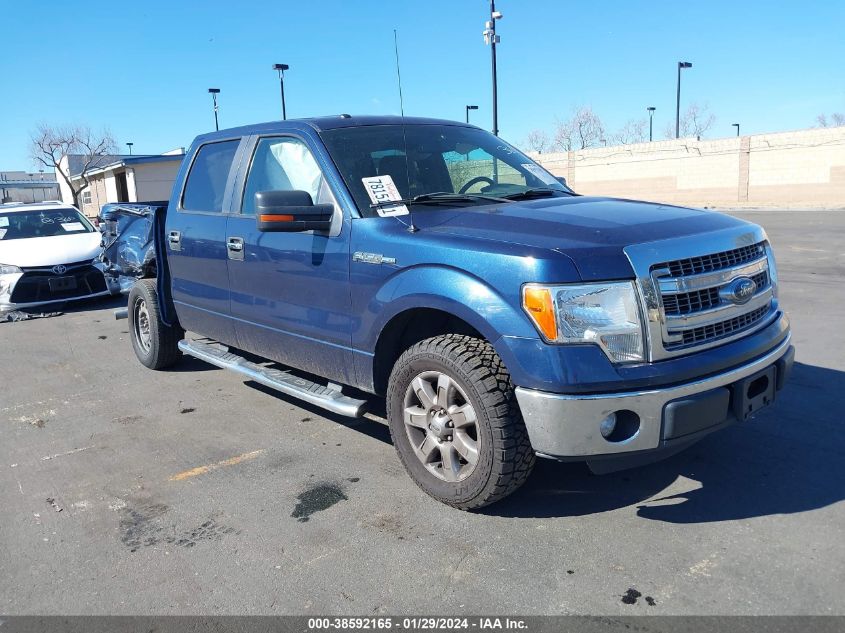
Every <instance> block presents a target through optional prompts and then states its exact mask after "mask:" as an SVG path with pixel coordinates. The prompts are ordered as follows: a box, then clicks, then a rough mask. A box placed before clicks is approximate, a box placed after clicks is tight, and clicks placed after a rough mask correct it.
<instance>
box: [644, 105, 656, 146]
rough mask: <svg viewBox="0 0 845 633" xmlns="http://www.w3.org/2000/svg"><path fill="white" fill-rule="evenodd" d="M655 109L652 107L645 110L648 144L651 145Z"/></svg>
mask: <svg viewBox="0 0 845 633" xmlns="http://www.w3.org/2000/svg"><path fill="white" fill-rule="evenodd" d="M656 109H657V108H655V107H654V106H648V107H647V108H646V110H648V142H649V143H651V142H652V141H653V140H654V111H655V110H656Z"/></svg>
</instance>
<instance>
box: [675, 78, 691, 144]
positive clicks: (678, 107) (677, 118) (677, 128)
mask: <svg viewBox="0 0 845 633" xmlns="http://www.w3.org/2000/svg"><path fill="white" fill-rule="evenodd" d="M682 68H692V64H691V63H690V62H678V101H677V103H676V107H675V138H680V137H681V69H682Z"/></svg>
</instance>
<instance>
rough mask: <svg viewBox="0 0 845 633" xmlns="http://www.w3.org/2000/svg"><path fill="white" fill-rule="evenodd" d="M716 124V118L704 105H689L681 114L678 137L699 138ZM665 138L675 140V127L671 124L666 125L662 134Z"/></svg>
mask: <svg viewBox="0 0 845 633" xmlns="http://www.w3.org/2000/svg"><path fill="white" fill-rule="evenodd" d="M715 123H716V116H715V115H714V114H713V113H712V112H710V109H709V108H708V107H707V106H706V105H699V104H697V103H691V104H689V107H688V108H687V109H686V110H685V111H684V112H682V113H681V120H680V135H681V138H686V137H689V136H695V137H697V138H700V137H702V136H704V135H705V134H706V133H707V131H708V130H709V129H710V128H712V127H713V125H715ZM664 134H665V136H666V138H675V126H674V125H672V123H671V122H670V123H667V124H666V129H665V132H664Z"/></svg>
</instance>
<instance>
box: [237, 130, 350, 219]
mask: <svg viewBox="0 0 845 633" xmlns="http://www.w3.org/2000/svg"><path fill="white" fill-rule="evenodd" d="M292 190H297V191H306V192H308V193H309V194H310V195H311V199H312V200H313V201H314V204H322V203H334V199H333V198H332V196H331V193H330V191H329V189H328V187H327V185H326V182H325V178H323V173H322V172H321V171H320V167H319V165H317V161H316V160H315V159H314V156H313V154H311V151H310V150H309V149H308V148H307V147H306V146H305V143H303V142H302V141H300V140H298V139H295V138H290V137H284V138H264V139H261V140H259V141H258V145H257V146H256V148H255V154H254V156H253V159H252V165H251V166H250V169H249V174H248V176H247V179H246V185H245V187H244V196H243V202H242V203H241V213H243V214H253V213H255V194H256V193H258V192H260V191H292Z"/></svg>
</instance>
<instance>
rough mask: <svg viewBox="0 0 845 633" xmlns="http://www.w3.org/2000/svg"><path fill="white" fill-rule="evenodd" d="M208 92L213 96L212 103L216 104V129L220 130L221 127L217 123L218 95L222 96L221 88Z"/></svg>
mask: <svg viewBox="0 0 845 633" xmlns="http://www.w3.org/2000/svg"><path fill="white" fill-rule="evenodd" d="M208 92H209V93H210V94H211V101H212V102H213V103H214V129H215V130H219V129H220V125H219V124H218V123H217V95H219V94H220V88H209V89H208Z"/></svg>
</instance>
